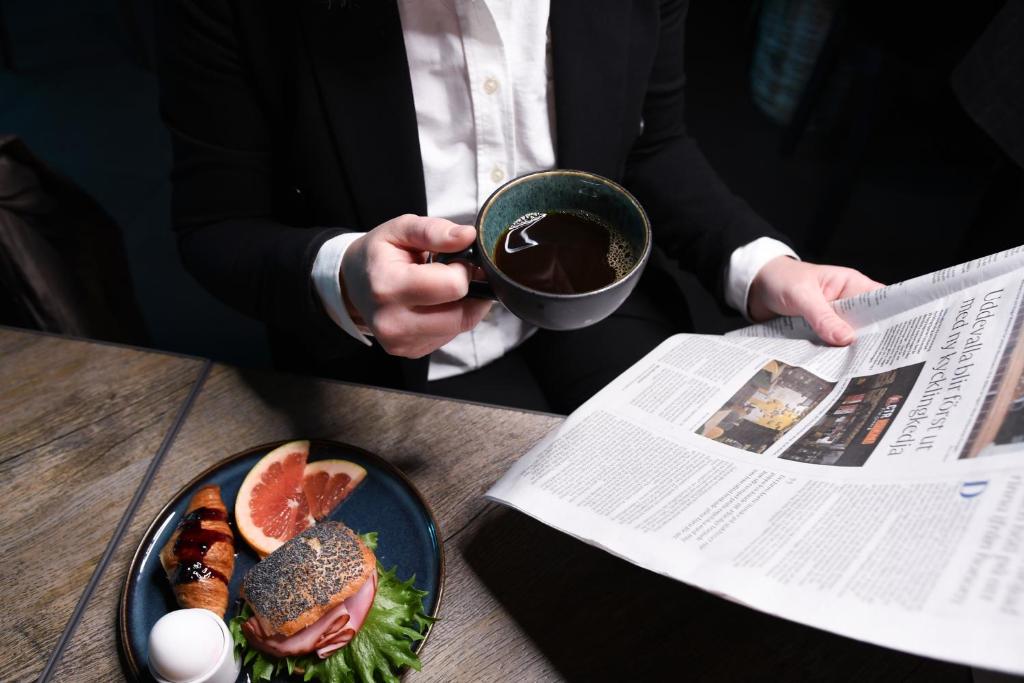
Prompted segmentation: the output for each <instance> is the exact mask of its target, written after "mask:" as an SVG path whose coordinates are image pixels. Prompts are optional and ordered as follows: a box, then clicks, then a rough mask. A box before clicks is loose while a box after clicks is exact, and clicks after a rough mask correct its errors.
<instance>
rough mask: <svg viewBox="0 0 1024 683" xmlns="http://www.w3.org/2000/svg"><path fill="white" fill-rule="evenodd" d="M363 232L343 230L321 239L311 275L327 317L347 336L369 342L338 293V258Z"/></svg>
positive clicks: (339, 277) (339, 269) (339, 258)
mask: <svg viewBox="0 0 1024 683" xmlns="http://www.w3.org/2000/svg"><path fill="white" fill-rule="evenodd" d="M365 234H366V233H364V232H346V233H345V234H343V235H338V236H337V237H332V238H331V239H329V240H327V241H326V242H324V243H323V245H322V246H321V247H320V251H318V252H317V253H316V260H314V261H313V273H312V278H313V287H314V288H315V289H316V293H317V295H318V296H319V297H320V303H322V304H323V306H324V310H325V311H327V315H328V317H329V318H330V319H331V320H333V321H334V324H335V325H337V326H338V327H340V328H341V329H343V330H345V332H347V333H348V334H349V335H350V336H352V337H354V338H355V339H358V340H359V341H361V342H362V343H364V344H366V345H367V346H370V345H371V342H370V339H369V338H368V337H367V336H366V335H365V334H363V333H362V332H360V331H359V328H358V327H356V324H355V321H353V320H352V316H351V315H349V313H348V308H346V306H345V300H344V298H343V297H342V295H341V260H342V259H343V258H344V257H345V252H346V251H348V248H349V247H350V246H352V243H353V242H355V241H356V240H357V239H359V238H360V237H362V236H363V235H365Z"/></svg>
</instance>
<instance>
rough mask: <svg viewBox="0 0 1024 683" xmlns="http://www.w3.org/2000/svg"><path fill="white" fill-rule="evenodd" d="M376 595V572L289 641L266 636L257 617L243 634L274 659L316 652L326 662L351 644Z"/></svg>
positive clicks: (284, 638)
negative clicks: (354, 591)
mask: <svg viewBox="0 0 1024 683" xmlns="http://www.w3.org/2000/svg"><path fill="white" fill-rule="evenodd" d="M376 594H377V572H373V573H372V574H370V578H369V579H367V581H366V582H365V583H363V585H362V587H361V588H360V589H359V590H358V591H356V593H355V595H353V596H351V597H349V598H348V599H347V600H345V601H344V602H342V603H341V604H339V605H337V606H336V607H334V608H333V609H331V610H330V611H329V612H327V613H326V614H325V615H323V616H322V617H320V619H318V620H317V621H316V622H314V623H312V624H310V625H309V626H307V627H306V628H304V629H302V630H301V631H298V632H297V633H294V634H292V635H290V636H288V637H287V638H286V637H284V636H281V635H279V634H270V633H267V629H266V628H265V627H264V625H263V624H262V623H261V622H260V620H259V619H258V618H257V617H256V616H255V615H254V616H252V617H249V619H248V620H247V621H246V622H245V623H244V624H242V633H244V634H245V639H246V640H248V641H249V644H250V645H252V646H253V647H255V648H256V649H257V650H260V651H262V652H265V653H267V654H269V655H272V656H274V657H291V656H295V655H304V654H307V653H309V652H313V651H314V650H316V653H317V655H318V656H319V657H320V658H321V659H326V658H327V657H329V656H330V655H331V653H333V652H334V651H335V650H339V649H341V648H343V647H345V646H346V645H348V644H349V642H351V640H352V639H353V638H354V637H355V635H356V633H358V632H359V629H360V628H362V627H363V622H365V621H366V615H367V614H369V612H370V607H371V606H372V605H373V598H374V596H376Z"/></svg>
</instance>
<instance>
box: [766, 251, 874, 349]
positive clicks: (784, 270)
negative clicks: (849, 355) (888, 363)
mask: <svg viewBox="0 0 1024 683" xmlns="http://www.w3.org/2000/svg"><path fill="white" fill-rule="evenodd" d="M882 286H883V285H882V284H881V283H879V282H875V281H874V280H872V279H871V278H869V277H868V276H866V275H864V274H862V273H860V272H859V271H856V270H853V269H852V268H841V267H839V266H821V265H816V264H814V263H805V262H803V261H797V260H796V259H793V258H790V257H788V256H779V257H776V258H774V259H772V260H771V261H769V262H768V263H766V264H765V265H764V266H763V267H762V268H761V270H759V271H758V272H757V275H756V276H755V277H754V281H753V282H752V283H751V284H750V292H749V294H748V295H747V308H748V311H749V313H750V317H751V319H752V320H754V321H755V322H761V321H763V320H768V319H769V318H774V317H775V316H777V315H799V316H802V317H803V318H804V319H805V320H806V321H807V323H808V324H809V325H810V326H811V328H812V329H813V330H814V332H815V333H816V334H817V335H818V336H819V337H820V338H821V340H822V341H824V342H825V343H826V344H831V345H832V346H846V345H848V344H849V343H850V342H852V341H853V337H854V334H853V328H852V327H850V326H849V324H847V323H846V321H844V320H843V319H842V318H840V317H839V316H838V315H836V312H835V311H834V310H832V305H831V302H832V301H835V300H836V299H845V298H848V297H851V296H857V295H858V294H861V293H862V292H869V291H871V290H872V289H878V288H879V287H882Z"/></svg>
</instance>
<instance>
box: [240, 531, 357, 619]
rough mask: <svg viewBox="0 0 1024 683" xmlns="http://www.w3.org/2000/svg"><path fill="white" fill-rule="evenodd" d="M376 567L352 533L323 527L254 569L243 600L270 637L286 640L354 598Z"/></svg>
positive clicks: (305, 533) (291, 542)
mask: <svg viewBox="0 0 1024 683" xmlns="http://www.w3.org/2000/svg"><path fill="white" fill-rule="evenodd" d="M376 562H377V561H376V558H375V557H374V555H373V551H372V550H370V549H369V548H368V547H366V544H364V543H363V541H362V540H361V539H360V538H359V536H358V535H357V534H356V533H355V532H354V531H352V530H351V529H349V528H348V527H347V526H345V525H344V524H342V523H340V522H331V521H325V522H321V523H320V524H317V525H315V526H313V527H312V528H309V529H306V530H305V531H303V532H302V533H301V534H299V535H298V536H296V537H295V538H293V539H291V540H289V541H288V542H287V543H285V544H284V545H282V546H281V547H280V548H278V549H277V550H275V551H274V552H272V553H271V554H270V555H267V557H265V558H264V559H263V560H262V561H260V562H258V563H256V565H255V566H254V567H253V568H252V569H250V570H249V573H247V574H246V575H245V579H244V580H243V581H242V597H243V598H245V600H247V601H248V603H249V605H250V606H251V607H252V610H253V613H254V614H255V615H256V616H257V617H258V618H259V619H260V621H261V622H262V623H263V625H264V627H265V628H266V629H267V632H268V633H277V634H281V635H283V636H290V635H292V634H294V633H296V632H298V631H300V630H302V629H303V628H305V627H307V626H309V625H310V624H313V623H315V622H316V621H317V620H318V619H320V617H322V616H323V615H324V614H326V613H327V612H328V611H330V610H331V608H333V607H335V606H337V605H339V604H341V603H342V602H344V601H345V600H346V599H347V598H349V597H350V596H352V595H354V594H355V593H356V591H358V590H359V589H360V587H362V585H363V583H365V582H366V580H367V579H368V578H370V575H371V574H372V573H373V572H374V570H375V569H376Z"/></svg>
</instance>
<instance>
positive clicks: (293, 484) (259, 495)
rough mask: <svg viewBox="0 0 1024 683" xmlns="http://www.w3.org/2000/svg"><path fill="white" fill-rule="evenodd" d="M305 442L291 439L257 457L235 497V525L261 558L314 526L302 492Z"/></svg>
mask: <svg viewBox="0 0 1024 683" xmlns="http://www.w3.org/2000/svg"><path fill="white" fill-rule="evenodd" d="M308 457H309V442H308V441H292V442H291V443H286V444H284V445H283V446H278V447H277V448H275V449H274V450H272V451H270V452H269V453H267V454H266V455H265V456H263V457H262V458H260V461H259V462H257V463H256V465H255V466H253V468H252V469H251V470H249V474H247V475H245V480H244V481H243V482H242V488H241V489H239V491H238V497H237V498H235V524H236V525H237V526H238V532H239V533H240V534H241V535H242V538H244V539H245V541H246V542H247V543H248V544H249V545H250V546H252V549H253V550H255V551H256V553H257V554H258V555H259V556H260V557H266V556H267V555H269V554H270V553H272V552H274V551H275V550H276V549H277V548H279V547H280V546H281V545H282V544H283V543H284V542H285V541H287V540H288V539H290V538H292V537H294V536H297V535H299V534H300V533H302V532H303V531H305V530H306V529H308V528H309V527H311V526H313V524H314V523H315V520H314V519H313V515H311V514H310V510H309V501H308V500H307V498H306V494H305V493H304V491H303V479H304V478H305V471H306V458H308Z"/></svg>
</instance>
